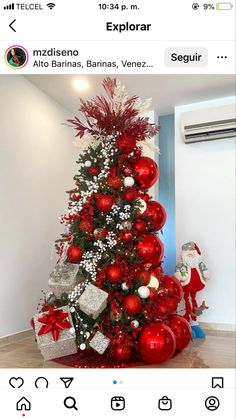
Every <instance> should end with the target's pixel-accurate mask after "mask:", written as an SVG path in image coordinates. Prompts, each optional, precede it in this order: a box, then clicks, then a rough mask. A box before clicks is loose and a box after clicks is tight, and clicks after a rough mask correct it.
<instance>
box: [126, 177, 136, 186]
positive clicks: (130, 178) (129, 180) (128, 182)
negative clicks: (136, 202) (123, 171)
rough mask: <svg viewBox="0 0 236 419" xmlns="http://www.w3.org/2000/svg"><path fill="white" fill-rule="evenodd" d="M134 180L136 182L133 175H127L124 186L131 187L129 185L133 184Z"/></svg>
mask: <svg viewBox="0 0 236 419" xmlns="http://www.w3.org/2000/svg"><path fill="white" fill-rule="evenodd" d="M134 182H135V181H134V178H132V177H131V176H127V177H125V178H124V186H125V187H126V188H129V187H131V186H133V185H134Z"/></svg>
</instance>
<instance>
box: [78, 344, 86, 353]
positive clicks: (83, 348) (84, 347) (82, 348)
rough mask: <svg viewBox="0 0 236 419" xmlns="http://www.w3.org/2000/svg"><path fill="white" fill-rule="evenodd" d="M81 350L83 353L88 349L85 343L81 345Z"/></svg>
mask: <svg viewBox="0 0 236 419" xmlns="http://www.w3.org/2000/svg"><path fill="white" fill-rule="evenodd" d="M79 348H80V350H81V351H84V350H85V349H86V345H85V343H81V345H79Z"/></svg>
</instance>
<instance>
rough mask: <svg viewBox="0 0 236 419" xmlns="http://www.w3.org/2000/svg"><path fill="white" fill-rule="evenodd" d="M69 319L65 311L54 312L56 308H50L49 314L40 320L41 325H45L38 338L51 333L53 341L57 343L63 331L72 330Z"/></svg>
mask: <svg viewBox="0 0 236 419" xmlns="http://www.w3.org/2000/svg"><path fill="white" fill-rule="evenodd" d="M67 317H68V313H64V312H63V310H54V308H52V307H50V309H49V310H48V314H46V315H45V316H42V317H40V318H39V319H38V321H39V322H40V323H43V324H44V325H43V326H42V327H41V329H40V330H39V331H38V336H41V335H46V334H47V333H49V332H51V333H52V336H53V339H54V341H55V342H56V341H57V340H58V338H59V334H60V332H61V331H62V330H63V329H70V328H71V324H70V322H69V321H68V320H67Z"/></svg>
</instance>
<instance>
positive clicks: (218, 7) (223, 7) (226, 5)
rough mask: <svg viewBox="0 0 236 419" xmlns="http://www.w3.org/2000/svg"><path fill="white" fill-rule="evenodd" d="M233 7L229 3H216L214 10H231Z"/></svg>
mask: <svg viewBox="0 0 236 419" xmlns="http://www.w3.org/2000/svg"><path fill="white" fill-rule="evenodd" d="M232 7H233V5H232V4H231V3H226V2H224V3H216V10H231V9H232Z"/></svg>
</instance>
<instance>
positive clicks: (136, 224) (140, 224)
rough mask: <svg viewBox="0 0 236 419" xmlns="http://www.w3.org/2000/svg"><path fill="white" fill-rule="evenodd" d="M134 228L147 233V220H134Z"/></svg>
mask: <svg viewBox="0 0 236 419" xmlns="http://www.w3.org/2000/svg"><path fill="white" fill-rule="evenodd" d="M134 228H135V230H137V231H138V232H139V233H145V231H146V229H147V224H146V223H145V221H143V220H136V221H135V222H134Z"/></svg>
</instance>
